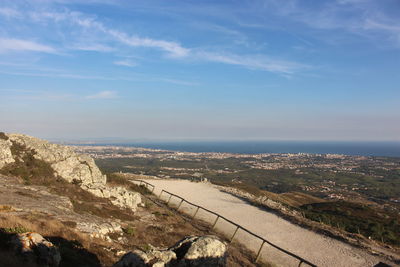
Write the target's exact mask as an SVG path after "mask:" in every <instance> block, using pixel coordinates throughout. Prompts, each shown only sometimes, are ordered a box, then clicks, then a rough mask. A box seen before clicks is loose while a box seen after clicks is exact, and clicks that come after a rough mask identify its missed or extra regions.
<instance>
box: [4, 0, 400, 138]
mask: <svg viewBox="0 0 400 267" xmlns="http://www.w3.org/2000/svg"><path fill="white" fill-rule="evenodd" d="M399 18H400V1H398V0H380V1H376V0H336V1H335V0H330V1H325V0H319V1H316V0H287V1H280V0H251V1H250V0H221V1H209V0H203V1H198V0H185V1H183V0H181V1H175V0H168V1H166V0H164V1H157V0H146V1H133V0H132V1H119V0H115V1H111V0H52V1H50V0H32V1H24V0H19V1H14V0H12V1H8V0H1V1H0V131H5V132H19V133H25V134H29V135H33V136H37V137H42V138H58V139H80V138H89V139H90V138H125V139H132V140H310V141H324V140H330V141H333V140H335V141H370V140H374V141H400V19H399Z"/></svg>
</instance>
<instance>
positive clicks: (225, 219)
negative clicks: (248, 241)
mask: <svg viewBox="0 0 400 267" xmlns="http://www.w3.org/2000/svg"><path fill="white" fill-rule="evenodd" d="M136 181H138V182H139V184H140V185H145V186H146V188H147V189H148V190H150V191H151V192H152V193H154V189H155V186H154V185H152V184H150V183H148V182H146V181H143V180H136ZM163 194H168V195H169V197H168V200H167V202H166V204H167V205H169V204H170V201H171V198H172V197H175V198H177V199H179V200H180V201H179V204H178V207H177V208H176V210H177V211H179V208H180V207H181V206H182V204H183V203H184V202H185V203H187V204H189V205H190V206H193V207H194V208H195V212H194V213H193V214H192V215H191V217H192V219H195V218H196V215H197V214H198V212H199V210H204V211H206V212H208V213H210V214H213V215H215V216H216V219H215V220H214V222H213V224H212V226H211V230H213V229H214V228H215V226H216V225H217V222H218V220H224V221H226V222H227V223H230V224H232V225H233V226H234V227H235V231H234V232H233V234H232V235H231V236H230V238H229V241H230V242H232V241H233V239H234V238H235V235H236V234H237V232H238V230H242V231H244V232H246V233H248V234H250V235H252V236H253V237H255V238H257V239H259V240H260V241H261V245H260V247H259V249H258V250H257V254H256V257H255V259H254V261H255V262H257V261H258V260H259V259H260V257H261V252H262V249H263V247H264V245H265V244H268V245H270V246H271V247H273V248H275V249H277V250H279V251H280V252H283V253H284V254H286V255H288V256H291V257H292V258H294V259H296V260H297V261H298V262H299V264H298V266H301V265H302V264H303V263H304V264H307V265H308V266H312V267H316V265H315V264H313V263H311V262H309V261H308V260H306V259H303V258H302V257H300V256H297V255H296V254H294V253H292V252H290V251H287V250H285V249H283V248H281V247H279V246H277V245H275V244H273V243H271V242H270V241H268V240H266V239H265V238H263V237H261V236H259V235H257V234H255V233H253V232H251V231H250V230H248V229H246V228H244V227H243V226H241V225H239V224H237V223H235V222H233V221H231V220H229V219H227V218H225V217H224V216H222V215H219V214H218V213H216V212H213V211H211V210H209V209H206V208H204V207H202V206H199V205H196V204H194V203H192V202H189V201H187V200H186V199H184V198H182V197H180V196H178V195H176V194H173V193H170V192H168V191H166V190H161V193H160V194H159V195H158V198H159V199H161V196H162V195H163Z"/></svg>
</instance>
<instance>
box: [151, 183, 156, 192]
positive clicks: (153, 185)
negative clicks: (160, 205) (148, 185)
mask: <svg viewBox="0 0 400 267" xmlns="http://www.w3.org/2000/svg"><path fill="white" fill-rule="evenodd" d="M154 189H156V187H155V186H154V185H153V189H152V190H151V193H152V194H153V193H154Z"/></svg>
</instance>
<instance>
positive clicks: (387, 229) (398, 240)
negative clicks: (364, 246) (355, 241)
mask: <svg viewBox="0 0 400 267" xmlns="http://www.w3.org/2000/svg"><path fill="white" fill-rule="evenodd" d="M300 208H301V210H302V211H303V214H305V216H306V218H309V219H311V220H314V221H319V222H322V223H324V224H327V225H331V226H334V227H337V228H339V229H342V230H345V231H347V232H350V233H355V234H361V235H363V236H365V237H368V238H372V239H375V240H379V241H382V242H385V243H389V244H392V245H396V246H400V216H399V215H398V214H395V213H389V212H383V211H379V210H377V209H374V208H373V207H370V206H367V205H363V204H359V203H353V202H347V201H335V202H324V203H313V204H306V205H303V206H301V207H300Z"/></svg>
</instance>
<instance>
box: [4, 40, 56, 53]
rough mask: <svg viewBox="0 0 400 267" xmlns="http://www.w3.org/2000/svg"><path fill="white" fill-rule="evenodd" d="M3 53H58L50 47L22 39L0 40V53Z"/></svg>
mask: <svg viewBox="0 0 400 267" xmlns="http://www.w3.org/2000/svg"><path fill="white" fill-rule="evenodd" d="M1 51H33V52H43V53H56V50H55V49H54V48H52V47H50V46H47V45H43V44H39V43H36V42H33V41H29V40H20V39H0V52H1Z"/></svg>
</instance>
